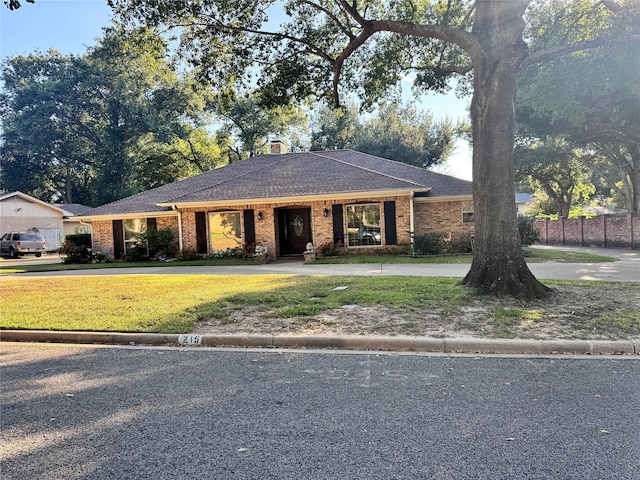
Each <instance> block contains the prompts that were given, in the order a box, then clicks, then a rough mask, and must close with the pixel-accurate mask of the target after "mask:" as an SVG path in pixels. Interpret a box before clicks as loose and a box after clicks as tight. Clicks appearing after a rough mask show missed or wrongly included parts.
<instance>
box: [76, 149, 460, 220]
mask: <svg viewBox="0 0 640 480" xmlns="http://www.w3.org/2000/svg"><path fill="white" fill-rule="evenodd" d="M429 189H430V191H429V192H428V194H426V195H427V196H428V197H437V196H450V195H470V194H471V182H468V181H465V180H460V179H457V178H454V177H450V176H448V175H442V174H439V173H434V172H430V171H428V170H424V169H422V168H418V167H413V166H411V165H407V164H404V163H400V162H395V161H392V160H387V159H384V158H380V157H375V156H372V155H367V154H364V153H360V152H355V151H352V150H335V151H327V152H306V153H287V154H282V155H258V156H255V157H252V158H250V159H248V160H244V161H241V162H238V163H232V164H230V165H227V166H225V167H222V168H218V169H215V170H211V171H209V172H205V173H203V174H200V175H197V176H194V177H191V178H188V179H186V180H182V181H179V182H175V183H172V184H169V185H164V186H162V187H159V188H156V189H153V190H149V191H147V192H143V193H139V194H137V195H133V196H131V197H127V198H124V199H122V200H118V201H116V202H113V203H109V204H107V205H103V206H101V207H98V208H95V209H93V210H90V211H89V212H86V213H85V214H84V215H85V216H91V217H93V216H100V215H117V214H132V213H145V212H147V213H150V212H159V211H163V210H168V209H170V207H169V205H170V204H178V205H182V204H189V203H202V202H221V201H229V202H237V201H239V200H257V199H274V198H285V197H296V196H310V195H314V196H315V195H318V196H322V195H327V196H331V195H336V194H344V193H354V194H355V193H358V194H360V193H368V192H372V193H374V192H376V191H389V190H404V191H408V190H414V191H422V192H426V191H427V190H429ZM159 205H162V206H159Z"/></svg>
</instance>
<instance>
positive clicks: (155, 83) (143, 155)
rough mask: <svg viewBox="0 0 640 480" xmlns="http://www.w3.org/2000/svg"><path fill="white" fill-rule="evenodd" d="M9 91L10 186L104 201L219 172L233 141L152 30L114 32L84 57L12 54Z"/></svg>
mask: <svg viewBox="0 0 640 480" xmlns="http://www.w3.org/2000/svg"><path fill="white" fill-rule="evenodd" d="M2 78H3V82H4V89H3V92H2V96H1V97H0V98H1V99H2V100H1V105H2V107H1V108H2V109H1V111H0V114H1V118H2V129H3V139H2V140H3V148H2V154H1V155H2V164H1V167H0V168H1V174H2V177H1V178H2V187H3V188H5V189H8V190H21V191H24V192H28V193H30V194H33V195H35V196H36V197H38V198H41V199H43V200H45V201H53V200H57V201H64V202H66V203H72V202H74V203H84V204H87V205H93V206H97V205H100V204H103V203H106V202H110V201H114V200H117V199H119V198H122V197H124V196H127V195H130V194H133V193H137V192H140V191H142V190H145V189H147V188H151V187H154V186H159V185H162V184H164V183H168V182H172V181H175V180H176V179H181V178H185V177H187V176H190V175H193V174H194V173H199V172H202V171H205V170H209V169H211V168H213V167H214V166H215V165H217V164H219V163H220V162H221V161H222V153H221V145H220V143H222V146H223V147H224V146H225V144H226V143H225V142H227V140H226V139H224V138H218V139H216V138H215V137H211V136H210V135H209V134H208V133H207V132H206V130H205V129H204V127H205V122H204V117H205V114H204V107H205V105H206V102H205V98H204V96H205V95H206V94H205V92H204V91H203V90H202V89H200V88H199V86H198V85H197V84H195V83H194V82H193V81H192V80H191V79H190V78H189V77H188V76H185V77H182V78H181V77H179V76H178V75H177V74H176V73H175V72H174V70H173V69H172V68H171V65H170V64H169V62H168V59H167V45H166V42H165V41H164V40H163V39H162V38H161V37H160V36H159V35H157V34H156V33H153V32H151V31H150V30H148V29H144V28H142V29H135V30H133V31H131V32H128V33H127V34H124V32H123V31H121V30H120V29H117V28H115V29H110V30H107V31H106V32H105V36H104V38H103V39H102V40H101V41H100V42H99V43H98V44H97V45H96V46H94V47H93V48H91V49H90V50H89V51H88V52H87V53H86V54H85V55H83V56H68V55H62V54H60V53H58V52H56V51H49V52H47V53H44V54H40V53H36V54H31V55H28V56H16V57H12V58H9V59H7V60H6V61H5V62H4V63H3V65H2Z"/></svg>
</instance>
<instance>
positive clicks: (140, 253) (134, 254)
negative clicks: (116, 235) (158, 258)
mask: <svg viewBox="0 0 640 480" xmlns="http://www.w3.org/2000/svg"><path fill="white" fill-rule="evenodd" d="M145 257H147V247H145V246H144V245H141V244H139V243H138V244H136V245H133V246H132V247H129V248H127V252H126V253H125V254H124V257H123V258H124V261H125V262H138V261H140V260H142V259H143V258H145Z"/></svg>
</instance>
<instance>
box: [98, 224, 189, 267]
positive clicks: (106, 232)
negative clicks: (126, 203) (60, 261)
mask: <svg viewBox="0 0 640 480" xmlns="http://www.w3.org/2000/svg"><path fill="white" fill-rule="evenodd" d="M156 228H157V229H158V230H161V229H165V228H170V229H171V230H173V234H174V236H175V239H176V242H178V238H179V237H178V235H179V231H178V217H176V216H172V217H157V218H156ZM91 248H93V251H94V252H104V251H105V250H106V249H109V252H111V253H110V256H111V258H113V249H114V248H113V220H94V221H93V222H92V224H91Z"/></svg>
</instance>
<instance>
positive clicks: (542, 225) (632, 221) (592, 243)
mask: <svg viewBox="0 0 640 480" xmlns="http://www.w3.org/2000/svg"><path fill="white" fill-rule="evenodd" d="M533 226H534V228H535V229H536V230H538V233H539V234H540V240H539V242H540V243H544V244H547V245H577V246H582V247H604V248H610V247H624V248H634V249H635V248H640V215H600V216H597V217H591V218H586V217H578V218H571V219H568V218H560V219H558V220H549V219H545V220H536V221H535V222H534V223H533Z"/></svg>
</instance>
